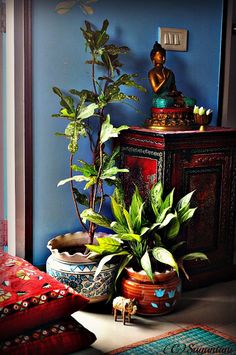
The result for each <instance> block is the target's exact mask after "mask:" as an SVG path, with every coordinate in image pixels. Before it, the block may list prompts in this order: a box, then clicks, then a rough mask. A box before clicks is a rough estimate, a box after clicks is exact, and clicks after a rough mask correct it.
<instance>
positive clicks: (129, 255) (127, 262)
mask: <svg viewBox="0 0 236 355" xmlns="http://www.w3.org/2000/svg"><path fill="white" fill-rule="evenodd" d="M133 257H134V256H133V255H132V254H127V255H126V256H125V258H124V259H123V260H122V262H121V264H120V266H119V269H118V271H117V274H116V279H115V285H116V283H117V280H118V279H119V277H120V275H121V273H122V271H123V270H124V268H125V267H126V266H127V265H128V264H129V263H130V261H131V260H132V259H133Z"/></svg>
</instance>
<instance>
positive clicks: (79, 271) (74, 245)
mask: <svg viewBox="0 0 236 355" xmlns="http://www.w3.org/2000/svg"><path fill="white" fill-rule="evenodd" d="M98 236H99V237H102V236H104V234H102V233H98V234H97V235H96V237H98ZM96 237H95V240H96ZM86 243H89V237H88V234H87V233H82V232H77V233H68V234H65V235H60V236H57V237H55V238H53V239H51V240H49V242H48V244H47V247H48V249H49V250H50V251H51V253H52V254H51V255H50V256H49V258H48V259H47V263H46V271H47V273H48V274H49V275H51V276H52V277H54V278H56V279H57V280H59V281H60V282H62V283H64V284H67V285H69V286H70V287H72V288H73V289H75V290H76V291H77V292H78V293H80V294H81V295H83V296H85V297H87V298H89V301H90V303H95V302H101V301H105V300H106V299H107V298H108V296H109V293H110V290H111V287H112V286H113V283H114V278H115V275H116V271H117V265H114V264H106V265H104V267H103V268H102V271H101V272H100V273H99V275H98V276H97V277H96V278H94V275H95V272H96V270H97V266H98V263H99V262H97V261H92V260H90V259H89V258H88V257H87V256H86V255H84V253H83V247H84V245H85V244H86Z"/></svg>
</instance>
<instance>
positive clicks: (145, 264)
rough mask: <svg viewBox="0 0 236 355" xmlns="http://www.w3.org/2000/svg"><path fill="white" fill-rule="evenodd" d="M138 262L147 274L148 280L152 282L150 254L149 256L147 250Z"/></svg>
mask: <svg viewBox="0 0 236 355" xmlns="http://www.w3.org/2000/svg"><path fill="white" fill-rule="evenodd" d="M140 262H141V266H142V268H143V270H144V271H145V272H146V274H147V275H148V277H149V278H150V280H151V281H152V282H154V279H153V272H152V264H151V260H150V256H149V253H148V251H147V250H146V252H145V253H144V255H143V256H142V258H141V260H140Z"/></svg>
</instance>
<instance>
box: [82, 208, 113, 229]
mask: <svg viewBox="0 0 236 355" xmlns="http://www.w3.org/2000/svg"><path fill="white" fill-rule="evenodd" d="M81 217H82V218H83V219H85V220H88V221H90V222H92V223H95V224H97V225H99V226H101V227H106V228H109V229H111V227H110V224H111V221H110V220H109V219H108V218H106V217H103V216H102V215H100V214H99V213H96V212H94V211H93V209H92V208H88V209H86V210H84V211H83V212H82V213H81Z"/></svg>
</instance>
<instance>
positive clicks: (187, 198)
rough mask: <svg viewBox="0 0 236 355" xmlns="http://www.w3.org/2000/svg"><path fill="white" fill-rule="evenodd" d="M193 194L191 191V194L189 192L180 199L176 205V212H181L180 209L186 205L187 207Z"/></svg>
mask: <svg viewBox="0 0 236 355" xmlns="http://www.w3.org/2000/svg"><path fill="white" fill-rule="evenodd" d="M194 192H195V190H193V191H192V192H189V193H188V194H187V195H185V196H184V197H182V198H181V199H180V200H179V202H178V203H177V205H176V210H177V212H179V211H181V209H182V208H184V207H185V206H186V205H188V204H189V203H190V201H191V198H192V196H193V194H194Z"/></svg>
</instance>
